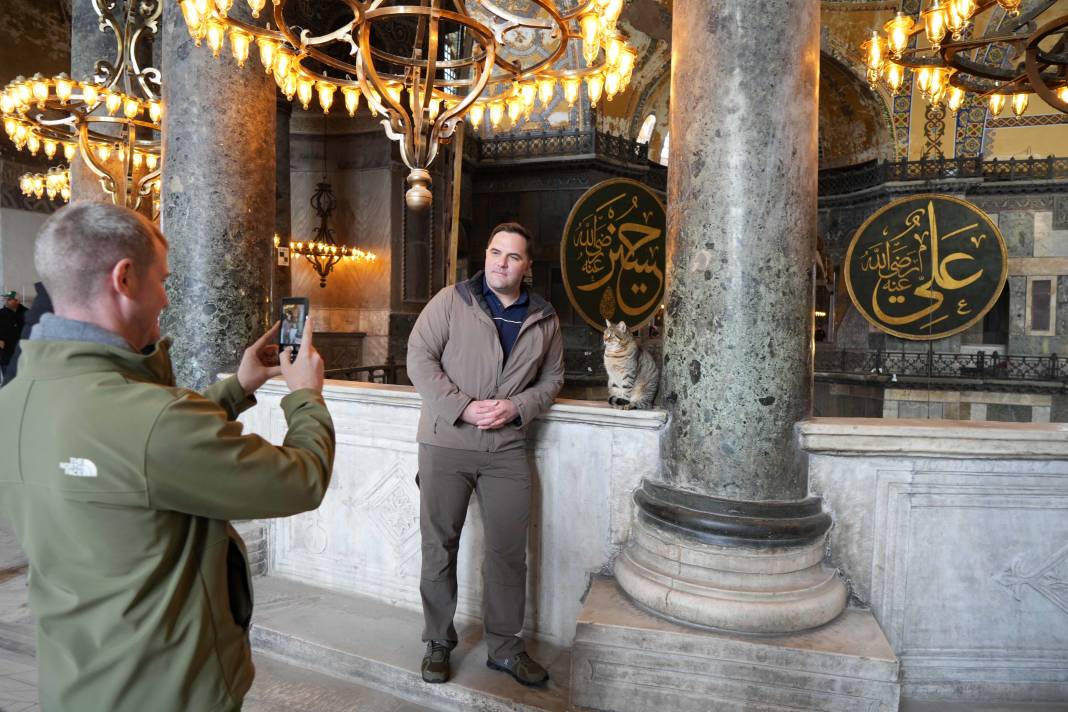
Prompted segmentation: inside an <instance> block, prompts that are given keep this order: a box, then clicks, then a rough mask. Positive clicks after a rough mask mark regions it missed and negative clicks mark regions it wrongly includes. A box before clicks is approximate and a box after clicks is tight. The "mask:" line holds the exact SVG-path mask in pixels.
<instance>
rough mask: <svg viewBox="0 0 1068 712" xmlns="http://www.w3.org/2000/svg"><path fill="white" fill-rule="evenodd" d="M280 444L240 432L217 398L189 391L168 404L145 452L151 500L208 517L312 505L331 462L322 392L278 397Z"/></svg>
mask: <svg viewBox="0 0 1068 712" xmlns="http://www.w3.org/2000/svg"><path fill="white" fill-rule="evenodd" d="M282 411H283V412H284V413H285V416H286V421H287V422H288V423H289V431H288V432H287V433H286V438H285V442H284V443H283V445H282V446H281V447H278V446H275V445H272V444H271V443H269V442H267V441H266V440H264V439H263V438H261V437H260V436H258V435H253V434H242V426H241V423H237V422H234V421H232V420H229V419H228V418H227V412H226V411H224V410H223V409H221V408H220V407H219V406H218V405H217V404H216V403H214V402H212V401H211V400H208V399H207V398H203V397H201V396H199V395H197V394H195V393H192V392H190V393H188V394H186V395H183V396H182V397H180V398H178V399H176V400H175V401H173V402H172V403H170V404H169V405H168V406H166V407H165V408H164V409H163V411H162V412H161V413H160V415H159V417H158V418H157V420H156V424H155V426H154V427H153V429H152V433H151V435H150V436H149V439H148V445H147V448H146V452H145V477H146V480H147V483H148V499H149V506H151V507H153V508H154V509H164V510H174V511H178V512H185V513H187V514H194V515H197V516H202V517H210V518H212V519H258V518H263V517H284V516H289V515H291V514H297V513H299V512H305V511H308V510H310V509H315V508H316V507H318V506H319V503H320V502H321V501H322V499H323V495H325V494H326V489H327V487H328V486H329V484H330V474H331V470H332V468H333V462H334V426H333V421H332V420H331V419H330V413H329V412H328V411H327V409H326V404H325V403H324V402H323V398H322V396H321V395H320V394H318V393H316V392H314V391H310V390H300V391H295V392H293V393H290V394H289V395H287V396H286V397H285V398H283V399H282Z"/></svg>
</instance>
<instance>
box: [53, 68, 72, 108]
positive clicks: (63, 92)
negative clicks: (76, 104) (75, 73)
mask: <svg viewBox="0 0 1068 712" xmlns="http://www.w3.org/2000/svg"><path fill="white" fill-rule="evenodd" d="M54 81H55V86H56V98H58V99H59V100H60V101H61V102H62V103H64V104H66V103H67V102H68V101H70V97H71V95H72V94H73V93H74V82H72V81H71V80H70V77H68V76H67V75H66V74H60V75H59V76H57V77H56V78H55V80H54Z"/></svg>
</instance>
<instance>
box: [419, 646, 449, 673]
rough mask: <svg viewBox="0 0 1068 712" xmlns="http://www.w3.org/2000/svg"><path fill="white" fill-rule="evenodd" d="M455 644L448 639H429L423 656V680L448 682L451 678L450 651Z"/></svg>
mask: <svg viewBox="0 0 1068 712" xmlns="http://www.w3.org/2000/svg"><path fill="white" fill-rule="evenodd" d="M452 648H453V644H452V643H449V642H448V641H446V640H428V641H427V644H426V655H424V656H423V682H446V681H448V679H449V653H450V652H451V651H452Z"/></svg>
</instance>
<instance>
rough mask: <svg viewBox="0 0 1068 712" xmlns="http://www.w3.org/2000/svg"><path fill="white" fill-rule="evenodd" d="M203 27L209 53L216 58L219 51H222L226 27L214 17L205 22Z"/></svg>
mask: <svg viewBox="0 0 1068 712" xmlns="http://www.w3.org/2000/svg"><path fill="white" fill-rule="evenodd" d="M205 27H206V31H205V37H207V38H208V48H209V49H211V55H212V56H213V57H215V58H216V59H218V57H219V52H220V51H222V46H223V41H224V40H225V39H226V27H225V26H224V25H223V23H221V22H219V21H218V20H216V19H215V18H214V17H213V18H211V19H210V20H208V21H207V23H205Z"/></svg>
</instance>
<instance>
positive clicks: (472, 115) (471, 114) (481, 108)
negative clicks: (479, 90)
mask: <svg viewBox="0 0 1068 712" xmlns="http://www.w3.org/2000/svg"><path fill="white" fill-rule="evenodd" d="M485 112H486V107H485V104H482V103H481V102H477V101H476V102H475V103H474V104H472V105H471V108H470V109H469V110H468V112H467V117H468V118H469V119H470V120H471V126H472V127H474V128H476V129H477V128H478V125H479V124H481V123H482V116H483V114H485Z"/></svg>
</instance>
